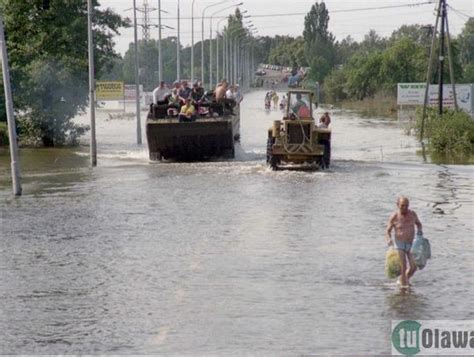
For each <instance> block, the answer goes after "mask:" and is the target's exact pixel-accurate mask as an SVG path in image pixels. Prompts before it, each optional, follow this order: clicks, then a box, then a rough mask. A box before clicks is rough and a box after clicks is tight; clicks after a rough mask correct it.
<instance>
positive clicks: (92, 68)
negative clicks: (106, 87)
mask: <svg viewBox="0 0 474 357" xmlns="http://www.w3.org/2000/svg"><path fill="white" fill-rule="evenodd" d="M93 11H94V7H93V5H92V0H87V36H88V44H89V106H90V117H91V118H90V120H91V139H90V160H91V166H92V167H95V166H97V142H96V135H95V74H94V72H95V66H94V36H93V33H92V12H93Z"/></svg>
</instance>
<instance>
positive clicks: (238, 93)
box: [234, 84, 244, 104]
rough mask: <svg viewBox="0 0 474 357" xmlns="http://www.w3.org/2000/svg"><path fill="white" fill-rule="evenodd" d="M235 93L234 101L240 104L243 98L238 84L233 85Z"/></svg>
mask: <svg viewBox="0 0 474 357" xmlns="http://www.w3.org/2000/svg"><path fill="white" fill-rule="evenodd" d="M234 89H235V93H234V96H235V98H234V99H235V102H236V103H237V104H240V103H241V102H242V101H243V100H244V96H243V95H242V92H241V91H240V87H239V85H238V84H236V85H235V88H234Z"/></svg>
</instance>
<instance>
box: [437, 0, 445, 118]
mask: <svg viewBox="0 0 474 357" xmlns="http://www.w3.org/2000/svg"><path fill="white" fill-rule="evenodd" d="M440 6H441V32H440V36H439V66H438V68H439V70H438V76H439V77H438V78H439V79H438V111H439V115H441V114H443V82H444V25H445V21H446V0H441V3H440Z"/></svg>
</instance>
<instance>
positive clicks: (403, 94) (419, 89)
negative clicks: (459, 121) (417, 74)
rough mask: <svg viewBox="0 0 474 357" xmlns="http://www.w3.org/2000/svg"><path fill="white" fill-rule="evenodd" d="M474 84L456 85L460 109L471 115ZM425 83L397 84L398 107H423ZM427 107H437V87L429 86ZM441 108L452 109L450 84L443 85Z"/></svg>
mask: <svg viewBox="0 0 474 357" xmlns="http://www.w3.org/2000/svg"><path fill="white" fill-rule="evenodd" d="M473 87H474V84H456V98H457V102H458V106H459V108H460V109H462V110H464V111H466V112H468V113H472V112H473V111H474V98H473V97H472V95H473V92H474V90H473ZM425 88H426V84H425V83H398V87H397V104H398V105H423V104H424V100H425ZM428 105H433V106H436V105H438V85H436V84H431V85H430V87H429V89H428ZM443 106H445V107H454V95H453V88H452V86H451V85H450V84H445V85H443Z"/></svg>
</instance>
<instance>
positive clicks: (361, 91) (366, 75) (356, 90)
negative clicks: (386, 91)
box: [346, 51, 382, 100]
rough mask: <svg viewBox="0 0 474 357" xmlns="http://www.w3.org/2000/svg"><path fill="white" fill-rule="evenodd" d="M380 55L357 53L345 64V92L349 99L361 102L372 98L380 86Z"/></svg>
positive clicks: (377, 53) (376, 52)
mask: <svg viewBox="0 0 474 357" xmlns="http://www.w3.org/2000/svg"><path fill="white" fill-rule="evenodd" d="M381 63H382V53H381V52H378V51H373V52H371V53H370V54H368V55H366V54H363V53H357V54H355V55H354V56H352V58H351V60H350V61H349V63H348V64H347V68H346V74H347V92H348V94H349V97H351V98H354V99H357V100H363V99H364V98H366V97H372V96H373V95H374V94H375V93H376V92H377V90H379V89H380V88H381V86H382V83H381V81H380V67H381Z"/></svg>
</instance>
